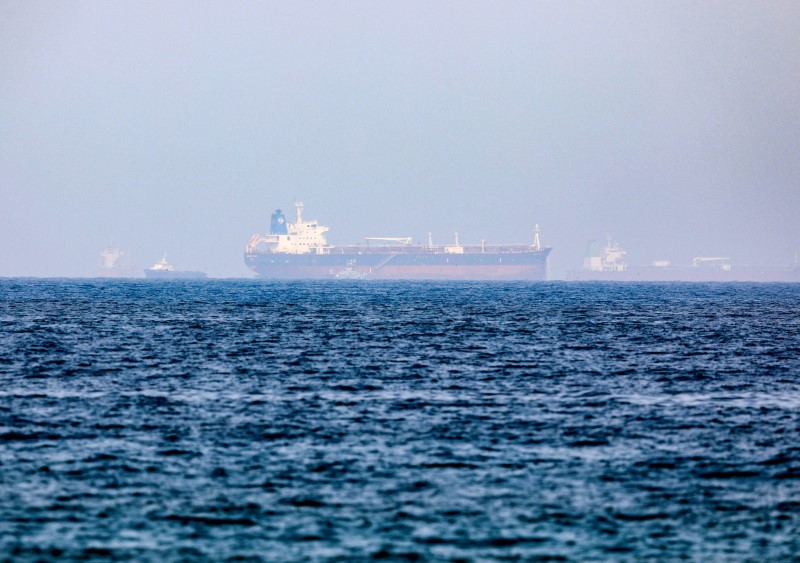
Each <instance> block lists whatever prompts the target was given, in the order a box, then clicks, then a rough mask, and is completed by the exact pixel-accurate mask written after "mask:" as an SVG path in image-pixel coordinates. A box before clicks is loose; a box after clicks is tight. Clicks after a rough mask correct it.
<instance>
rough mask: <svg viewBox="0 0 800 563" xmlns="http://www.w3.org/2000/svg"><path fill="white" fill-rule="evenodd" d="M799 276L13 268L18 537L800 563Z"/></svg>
mask: <svg viewBox="0 0 800 563" xmlns="http://www.w3.org/2000/svg"><path fill="white" fill-rule="evenodd" d="M798 304H800V284H787V285H781V284H679V283H676V284H636V283H631V284H610V283H609V284H597V283H595V284H592V283H572V284H566V283H467V282H461V283H456V282H451V283H434V282H427V283H426V282H402V283H400V282H357V281H328V282H255V281H241V282H231V281H229V282H221V281H207V282H161V283H160V282H145V281H102V280H97V281H85V280H77V281H67V280H62V281H32V280H0V389H1V390H2V391H0V552H2V553H4V554H6V556H8V557H10V558H11V559H12V560H14V561H38V560H41V559H45V560H50V559H56V558H59V559H77V558H89V559H98V560H137V561H138V560H154V561H156V560H157V561H185V560H198V561H204V560H208V561H212V560H213V561H221V560H228V559H232V560H245V561H257V560H269V561H290V560H308V559H311V560H347V561H351V560H365V559H390V560H391V559H394V560H417V559H424V560H453V561H455V560H467V561H472V560H475V561H484V560H506V559H511V560H519V559H521V560H536V559H537V558H540V559H543V560H556V561H558V560H562V561H586V560H608V559H614V560H675V559H693V560H726V561H730V560H754V559H759V560H764V561H775V560H791V559H792V558H796V557H797V556H798V554H800V543H798V538H800V501H799V500H798V499H800V448H799V447H798V443H797V436H798V431H800V414H799V413H800V380H798V373H799V372H800V359H799V358H800V305H798Z"/></svg>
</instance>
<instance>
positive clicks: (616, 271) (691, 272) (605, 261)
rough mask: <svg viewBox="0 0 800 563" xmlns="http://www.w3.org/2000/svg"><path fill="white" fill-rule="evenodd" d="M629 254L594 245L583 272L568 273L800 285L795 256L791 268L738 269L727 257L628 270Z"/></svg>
mask: <svg viewBox="0 0 800 563" xmlns="http://www.w3.org/2000/svg"><path fill="white" fill-rule="evenodd" d="M625 255H626V252H625V251H624V250H623V249H622V248H621V247H620V246H619V243H617V242H615V241H613V240H612V239H611V237H609V238H608V242H607V243H606V245H605V246H604V247H602V248H601V247H600V245H599V244H598V243H597V242H595V241H591V242H590V243H589V245H588V247H587V251H586V257H585V258H584V261H583V268H581V269H580V270H571V271H569V272H567V279H568V280H572V281H694V282H724V281H730V282H734V281H738V282H800V264H798V258H797V256H796V255H795V260H794V263H793V264H791V265H788V266H736V265H733V264H732V261H731V259H730V258H728V257H720V256H713V257H710V256H697V257H695V258H693V259H692V264H691V265H686V266H676V265H673V264H672V263H671V262H670V261H668V260H656V261H653V262H652V263H650V264H649V265H647V266H633V267H629V266H628V264H627V263H626V261H625Z"/></svg>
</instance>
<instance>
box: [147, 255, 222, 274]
mask: <svg viewBox="0 0 800 563" xmlns="http://www.w3.org/2000/svg"><path fill="white" fill-rule="evenodd" d="M144 277H146V278H147V279H152V280H201V279H205V278H206V277H208V276H206V273H205V272H186V271H180V270H176V269H175V268H173V267H172V266H171V265H170V264H169V262H167V257H166V255H165V256H164V257H163V258H162V259H161V260H159V261H158V262H156V263H155V264H154V265H153V267H152V268H148V269H146V270H145V271H144Z"/></svg>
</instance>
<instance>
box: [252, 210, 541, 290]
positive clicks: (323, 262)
mask: <svg viewBox="0 0 800 563" xmlns="http://www.w3.org/2000/svg"><path fill="white" fill-rule="evenodd" d="M295 207H296V209H297V220H296V221H295V222H294V223H288V222H287V221H286V216H285V215H284V214H283V212H282V211H281V210H280V209H278V210H276V211H275V212H274V213H273V214H272V218H271V224H270V233H269V234H268V235H259V234H256V235H253V236H252V238H251V239H250V242H248V243H247V247H246V249H245V253H244V261H245V264H246V265H247V266H248V267H249V268H250V269H251V270H253V271H254V272H256V273H257V274H258V275H259V277H262V278H271V279H391V280H424V279H431V280H443V279H449V280H544V279H546V277H547V257H548V255H549V254H550V250H551V249H550V247H547V246H542V245H541V243H540V242H539V226H538V225H537V226H536V229H535V231H534V237H533V242H532V244H502V245H490V244H486V242H485V241H482V242H481V243H480V244H478V245H462V244H461V243H460V241H459V238H458V233H456V237H455V241H454V243H453V244H451V245H434V244H433V242H432V240H431V237H430V235H428V243H427V244H412V243H411V238H394V237H368V238H367V239H366V240H367V244H363V245H360V244H358V245H350V246H332V245H329V244H328V242H327V240H326V238H325V233H326V232H328V227H324V226H322V225H320V224H319V223H318V222H317V221H304V220H303V204H302V203H300V202H297V203H295Z"/></svg>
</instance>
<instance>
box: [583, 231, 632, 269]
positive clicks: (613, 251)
mask: <svg viewBox="0 0 800 563" xmlns="http://www.w3.org/2000/svg"><path fill="white" fill-rule="evenodd" d="M626 254H627V252H625V251H624V250H622V248H620V246H619V243H618V242H616V241H614V240H612V238H611V235H608V238H607V242H606V245H605V246H604V247H603V248H600V245H599V244H597V242H596V241H590V242H589V244H588V246H587V248H586V257H585V258H584V259H583V269H584V270H587V271H590V272H624V271H625V270H627V269H628V264H627V263H626V262H625V255H626Z"/></svg>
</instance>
